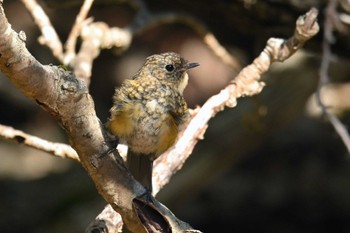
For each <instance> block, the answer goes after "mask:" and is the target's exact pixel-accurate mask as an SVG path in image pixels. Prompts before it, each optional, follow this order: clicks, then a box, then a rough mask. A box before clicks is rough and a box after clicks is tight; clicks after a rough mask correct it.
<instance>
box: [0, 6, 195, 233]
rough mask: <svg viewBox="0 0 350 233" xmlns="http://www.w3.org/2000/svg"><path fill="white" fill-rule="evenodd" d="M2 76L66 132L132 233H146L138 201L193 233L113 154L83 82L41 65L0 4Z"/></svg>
mask: <svg viewBox="0 0 350 233" xmlns="http://www.w3.org/2000/svg"><path fill="white" fill-rule="evenodd" d="M0 54H1V56H0V70H1V71H2V72H3V73H4V74H5V75H6V76H7V77H8V78H9V79H10V80H11V81H12V83H13V84H14V85H15V86H16V87H17V88H18V89H19V90H20V91H22V92H23V93H24V94H25V95H26V96H28V97H29V98H30V99H32V100H33V101H35V102H36V103H37V104H39V105H40V106H41V107H42V108H43V109H44V110H45V111H46V112H48V113H49V114H51V115H52V116H53V117H54V118H55V119H56V120H57V121H58V122H59V123H60V124H61V125H62V127H63V128H64V129H65V130H66V133H67V135H68V137H69V140H70V143H71V145H72V147H73V148H74V149H75V150H76V152H77V153H78V155H79V158H80V161H81V164H82V165H83V167H84V168H85V169H86V171H87V173H88V174H89V176H90V177H91V179H92V180H93V182H94V183H95V185H96V188H97V190H98V191H99V193H100V194H101V196H103V198H104V199H105V200H106V201H107V202H108V203H109V204H111V206H112V207H113V209H114V210H115V211H118V212H119V213H120V214H121V216H122V218H123V222H124V223H125V225H126V226H127V227H128V229H129V230H131V231H132V232H140V233H143V232H146V231H145V228H144V226H143V224H142V223H141V222H140V219H139V217H138V214H140V212H142V211H147V210H143V209H141V210H140V209H138V213H136V211H135V209H134V208H135V200H138V203H139V202H142V203H144V205H147V207H151V208H152V209H153V211H156V212H157V213H158V214H159V215H161V216H162V217H163V218H162V221H163V223H166V224H167V226H168V227H169V229H171V231H172V232H186V231H188V232H191V231H192V232H193V229H192V227H190V226H189V225H188V224H186V223H184V222H182V221H181V220H179V219H177V218H176V217H175V216H174V215H173V214H172V213H171V212H170V211H169V210H168V209H167V208H166V207H165V206H163V205H162V204H160V203H159V202H158V201H157V200H155V199H152V202H150V201H151V200H149V199H148V198H147V196H146V195H145V193H146V190H145V189H144V187H143V186H142V185H140V184H139V183H138V182H137V181H136V180H135V179H134V178H133V177H132V176H131V174H130V173H129V172H128V170H127V168H126V167H125V164H124V162H123V160H122V158H121V157H120V156H119V154H118V153H117V152H114V154H111V153H110V146H109V145H108V144H107V142H108V141H109V138H108V136H107V135H106V132H105V130H104V127H103V126H102V125H101V123H100V121H99V119H98V118H97V116H96V112H95V108H94V102H93V100H92V97H91V96H90V95H89V93H88V89H87V86H86V85H85V84H84V82H82V81H80V80H79V79H77V78H76V77H75V76H74V75H73V74H72V73H71V72H69V71H66V70H64V69H62V68H59V67H57V66H52V65H47V66H45V65H42V64H40V63H39V62H38V61H37V60H36V59H35V58H34V57H33V56H32V55H31V54H30V53H29V51H28V50H27V48H26V46H25V36H24V32H21V33H16V32H15V31H13V30H12V28H11V25H10V24H9V23H8V21H7V18H6V16H5V13H4V9H3V7H2V4H1V3H0Z"/></svg>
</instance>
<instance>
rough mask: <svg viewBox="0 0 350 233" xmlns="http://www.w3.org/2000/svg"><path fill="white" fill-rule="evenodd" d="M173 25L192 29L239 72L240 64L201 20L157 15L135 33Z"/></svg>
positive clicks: (189, 17)
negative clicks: (179, 24) (176, 24)
mask: <svg viewBox="0 0 350 233" xmlns="http://www.w3.org/2000/svg"><path fill="white" fill-rule="evenodd" d="M172 23H183V24H184V25H186V26H188V27H190V28H191V29H192V30H193V31H194V32H195V33H197V35H198V36H200V37H201V38H202V40H203V42H204V44H206V45H207V46H208V48H209V49H210V50H211V51H212V52H213V53H214V54H215V55H216V56H217V57H218V58H219V59H220V60H221V61H222V62H223V63H224V64H226V65H228V66H229V67H231V68H232V69H233V70H235V71H238V70H239V69H240V67H241V64H240V62H239V61H238V60H237V59H236V58H235V57H234V56H232V55H231V54H230V53H229V52H228V51H227V49H226V48H225V47H224V46H222V45H221V44H220V42H219V41H218V40H217V39H216V37H215V36H214V34H213V33H212V32H210V30H209V29H208V28H207V27H206V26H205V25H204V24H203V23H202V22H200V21H199V20H197V19H195V18H194V17H192V16H189V15H184V14H174V13H167V14H157V15H154V16H152V17H149V18H148V21H146V22H145V23H144V24H143V25H141V26H142V27H140V28H134V33H142V32H143V31H145V30H149V29H150V28H153V27H156V26H159V25H162V24H172Z"/></svg>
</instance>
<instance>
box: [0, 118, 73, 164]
mask: <svg viewBox="0 0 350 233" xmlns="http://www.w3.org/2000/svg"><path fill="white" fill-rule="evenodd" d="M0 137H2V138H4V139H10V140H14V141H16V142H18V143H21V144H24V145H26V146H28V147H32V148H34V149H37V150H40V151H44V152H47V153H49V154H52V155H54V156H56V157H60V158H69V159H73V160H76V161H79V157H78V155H77V152H76V151H75V150H74V149H73V148H72V147H71V146H68V145H66V144H63V143H56V142H49V141H46V140H44V139H41V138H39V137H36V136H33V135H30V134H27V133H24V132H23V131H20V130H16V129H14V128H12V127H10V126H6V125H2V124H0Z"/></svg>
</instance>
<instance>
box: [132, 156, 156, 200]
mask: <svg viewBox="0 0 350 233" xmlns="http://www.w3.org/2000/svg"><path fill="white" fill-rule="evenodd" d="M149 158H150V156H149V155H146V154H136V153H133V152H132V151H129V152H128V155H127V165H128V169H129V171H130V172H131V174H132V175H133V176H134V178H135V179H136V180H137V181H138V182H140V183H141V184H142V185H143V186H144V187H145V188H146V189H147V190H148V191H149V192H150V193H152V170H153V160H151V159H149Z"/></svg>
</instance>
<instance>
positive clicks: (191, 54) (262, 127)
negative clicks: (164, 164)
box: [0, 0, 350, 233]
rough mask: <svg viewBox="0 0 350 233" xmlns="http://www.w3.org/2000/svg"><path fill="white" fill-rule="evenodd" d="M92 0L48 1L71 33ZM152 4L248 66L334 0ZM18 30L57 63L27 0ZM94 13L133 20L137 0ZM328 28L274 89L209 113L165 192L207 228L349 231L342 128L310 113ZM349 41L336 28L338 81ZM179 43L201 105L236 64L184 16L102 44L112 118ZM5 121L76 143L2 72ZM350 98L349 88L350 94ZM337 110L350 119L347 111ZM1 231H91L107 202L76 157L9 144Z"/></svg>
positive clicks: (176, 207)
mask: <svg viewBox="0 0 350 233" xmlns="http://www.w3.org/2000/svg"><path fill="white" fill-rule="evenodd" d="M81 3H82V1H79V0H76V1H58V0H45V1H40V4H41V5H42V6H43V7H44V9H45V12H46V13H47V14H48V16H49V17H50V19H51V21H52V23H53V25H54V27H55V28H56V30H57V32H58V34H59V36H60V38H61V40H62V41H65V40H66V38H67V36H68V34H69V31H70V29H71V27H72V25H73V23H74V20H75V16H76V15H77V13H78V11H79V9H80V5H81ZM145 4H146V5H147V6H148V7H149V9H150V10H151V12H153V13H160V12H178V13H186V14H189V15H191V16H193V17H195V18H197V19H198V20H200V21H202V22H203V23H204V24H205V25H207V27H208V28H209V29H210V30H211V31H212V32H213V33H214V34H215V35H216V36H217V38H218V40H219V41H220V42H221V43H222V44H223V45H224V46H225V47H226V48H227V49H228V50H229V51H230V52H231V53H232V54H233V56H234V57H236V58H237V59H239V61H240V62H241V65H242V66H244V65H246V64H249V63H250V62H251V61H252V59H254V58H255V57H256V56H257V55H258V54H259V53H260V52H261V51H262V49H263V48H264V46H265V43H266V40H267V39H268V38H270V37H282V38H287V37H289V36H290V35H292V33H293V31H294V28H295V27H294V25H295V21H296V19H297V17H298V16H299V15H301V14H304V13H305V12H306V11H307V10H309V8H310V7H311V6H314V7H317V8H318V9H319V10H320V19H319V22H320V24H321V26H322V23H323V20H324V15H323V11H324V9H325V6H326V4H327V1H321V0H319V1H317V0H307V1H301V0H300V1H279V0H274V1H273V0H265V1H258V0H244V1H243V0H240V1H229V0H219V1H210V0H203V1H199V0H193V1H185V0H173V1H166V2H165V1H160V0H152V1H151V0H149V1H145ZM4 9H5V13H6V15H7V17H8V19H9V22H10V23H11V24H12V26H13V28H14V29H15V30H16V31H20V30H23V31H24V32H25V33H26V35H27V42H26V43H27V46H28V48H29V50H30V52H31V53H32V54H33V55H34V56H35V57H36V58H37V59H38V60H39V61H40V62H42V63H43V64H50V63H51V64H55V65H59V63H58V62H57V60H55V59H54V58H53V57H52V55H51V52H50V51H49V50H48V49H47V48H45V47H43V46H41V45H40V44H39V43H38V41H37V38H38V37H39V36H40V32H39V30H38V28H37V27H36V25H35V24H34V22H33V20H32V19H31V17H30V15H29V13H28V12H27V11H26V9H25V8H24V6H23V4H22V3H21V2H20V1H14V0H5V1H4ZM89 15H90V16H92V17H94V19H95V21H105V22H107V23H108V24H109V25H110V26H119V27H125V26H127V25H128V23H129V22H130V21H131V20H132V18H133V17H134V15H135V8H134V5H133V4H132V2H129V1H128V0H123V1H121V0H119V1H111V0H110V1H108V0H104V1H102V0H101V1H96V2H95V5H94V6H93V8H92V10H91V12H90V14H89ZM322 33H323V32H322V30H321V32H320V33H319V35H318V36H317V37H316V38H314V39H312V40H311V41H309V42H308V43H307V44H306V46H305V48H304V49H303V50H302V51H300V52H298V53H297V54H295V56H293V57H292V58H291V59H289V60H288V61H286V62H284V63H283V64H274V65H273V66H272V67H271V70H270V71H269V72H268V73H267V74H266V75H265V76H264V77H263V80H264V81H265V82H266V84H267V86H266V87H265V88H264V90H263V92H262V93H261V94H260V95H258V96H254V97H249V98H242V99H240V100H239V101H238V106H237V107H236V108H234V109H226V110H225V111H224V112H221V113H219V114H218V115H217V116H216V117H215V118H214V119H212V120H211V121H210V125H209V128H208V131H207V132H206V134H205V136H204V140H202V141H200V142H199V144H198V145H197V147H196V148H195V150H194V152H193V154H192V156H191V158H190V159H189V160H188V162H187V163H186V164H185V166H184V168H183V169H182V170H181V171H180V172H179V173H178V174H176V175H175V176H174V178H173V179H172V181H171V183H170V184H168V185H167V186H166V187H165V188H164V189H163V190H162V191H161V192H160V193H159V196H158V197H159V198H160V200H161V201H162V202H163V203H164V204H166V205H167V206H168V207H169V208H170V209H171V210H172V211H173V212H174V213H175V214H176V215H177V216H178V217H179V218H180V219H182V220H184V221H186V222H189V223H190V224H191V225H193V226H194V227H195V228H196V229H200V230H202V231H203V232H206V233H209V232H213V233H214V232H240V233H241V232H242V233H250V232H276V233H277V232H281V233H282V232H283V233H288V232H298V233H303V232H308V233H313V232H318V233H321V232H335V229H336V232H338V233H340V232H350V223H349V221H348V219H349V218H350V198H349V197H350V169H349V168H350V163H349V154H348V153H347V151H346V149H345V147H344V145H343V144H342V142H341V140H340V139H339V136H338V135H337V134H336V133H335V132H334V130H333V128H332V126H331V125H330V124H329V123H328V122H327V121H326V120H325V119H324V118H323V117H322V116H320V115H317V114H316V115H315V114H310V112H311V110H310V109H308V106H309V104H308V103H309V102H310V97H311V96H312V94H313V93H314V92H315V90H316V88H317V84H318V79H319V74H318V72H319V67H320V60H321V56H322V49H321V41H322ZM349 48H350V39H349V34H348V33H336V40H335V44H334V45H333V46H332V49H333V52H334V53H335V55H336V59H334V62H333V63H332V64H331V67H330V77H331V79H332V82H336V83H339V84H343V83H347V82H349V79H350V77H349V73H350V62H349V54H350V53H349V51H350V50H349ZM165 51H175V52H178V53H180V54H182V55H183V56H184V57H185V58H187V59H188V60H191V61H197V62H199V63H200V64H201V66H200V67H199V68H197V69H195V70H193V71H191V73H190V77H191V79H190V83H189V86H188V88H187V89H186V92H185V97H186V99H187V101H188V103H189V105H190V106H191V107H192V108H194V107H196V106H197V105H202V104H203V103H204V102H205V100H206V99H207V98H208V97H210V96H211V95H213V94H215V93H217V92H218V91H219V90H220V89H221V88H223V87H224V86H225V85H226V84H227V82H228V81H229V80H230V79H232V78H233V77H234V76H235V74H236V73H237V71H238V70H232V69H231V68H230V67H227V66H226V65H224V64H223V63H222V62H221V61H220V59H218V58H217V57H216V56H215V55H214V54H213V53H212V52H211V51H210V50H209V49H208V48H207V47H206V46H205V45H204V44H203V43H202V41H201V39H200V38H199V37H198V35H197V34H196V33H195V32H194V31H193V30H192V29H191V28H190V27H188V26H186V25H184V24H180V23H177V24H166V25H159V26H156V27H153V28H151V29H149V30H146V31H144V32H142V33H141V34H138V35H135V37H134V38H133V42H132V45H131V47H130V48H129V49H128V50H126V51H125V52H122V53H121V52H120V51H117V50H113V49H111V50H103V51H102V52H101V55H100V56H99V57H98V58H97V59H96V60H95V62H94V66H93V74H92V82H91V86H90V90H91V95H92V96H93V98H94V100H95V106H96V111H97V113H98V116H99V118H100V119H101V121H102V122H106V119H107V118H108V116H109V108H110V106H111V105H112V101H111V99H112V95H113V92H114V87H115V86H118V85H119V84H120V83H121V82H122V80H123V79H125V78H130V77H132V75H133V74H134V73H135V72H136V71H137V69H138V68H139V67H140V66H141V65H142V63H143V62H144V60H145V57H147V56H148V55H150V54H154V53H160V52H165ZM0 75H1V77H0V111H1V114H0V123H1V124H5V125H10V126H13V127H15V128H17V129H20V130H23V131H25V132H27V133H30V134H33V135H36V136H39V137H42V138H44V139H47V140H51V141H55V142H65V143H67V139H66V136H65V133H64V132H63V130H62V129H61V128H60V127H59V125H58V124H57V123H56V122H55V121H54V120H53V119H52V118H51V117H50V116H49V115H48V114H46V113H45V112H44V111H42V110H41V109H40V108H39V107H38V106H37V105H36V104H35V103H34V102H32V101H30V100H28V99H26V97H24V96H23V95H22V94H21V93H20V92H19V91H18V90H17V89H16V88H15V87H14V86H12V84H11V83H10V81H9V80H8V79H7V78H6V77H4V76H3V75H2V74H0ZM346 98H349V95H348V96H347V97H346V96H345V97H344V98H343V99H344V101H345V100H346ZM338 114H339V116H340V118H341V120H342V122H343V123H344V124H345V125H349V124H350V116H349V111H347V110H346V109H340V110H339V111H338ZM0 190H1V191H0V206H1V208H0V216H1V218H0V229H1V232H7V233H17V232H33V233H44V232H52V233H56V232H57V233H59V232H66V233H70V232H82V231H83V230H84V228H85V227H86V226H87V225H88V223H89V222H90V221H91V220H92V219H93V218H94V217H95V216H96V215H97V213H99V212H100V211H101V210H102V208H103V206H104V205H105V202H104V200H103V199H102V198H101V197H100V196H99V195H98V194H97V192H96V190H95V188H94V185H93V184H92V182H91V181H90V179H89V177H88V176H87V175H86V174H85V172H84V170H83V168H82V167H81V166H80V165H79V164H78V163H76V162H73V161H69V160H63V159H58V158H54V157H52V156H50V155H47V154H45V153H43V152H40V151H37V150H34V149H30V148H27V147H25V146H19V145H18V144H15V143H13V142H9V141H4V140H0Z"/></svg>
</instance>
